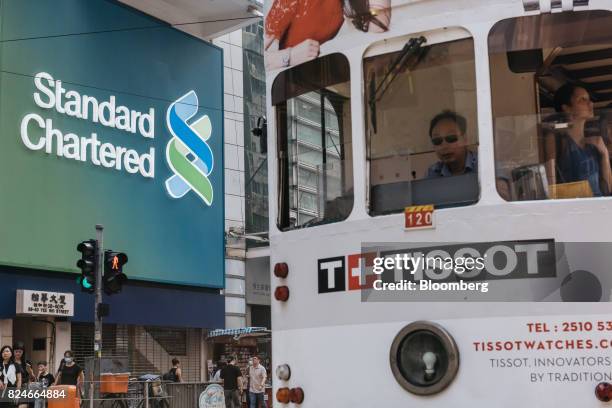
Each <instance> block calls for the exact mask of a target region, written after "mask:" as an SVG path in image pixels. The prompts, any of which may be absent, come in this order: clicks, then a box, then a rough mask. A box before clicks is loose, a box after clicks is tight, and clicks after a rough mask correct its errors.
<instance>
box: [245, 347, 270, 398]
mask: <svg viewBox="0 0 612 408" xmlns="http://www.w3.org/2000/svg"><path fill="white" fill-rule="evenodd" d="M266 378H267V373H266V369H265V368H264V366H263V365H261V364H260V362H259V357H258V356H253V366H252V367H249V380H250V385H249V400H250V406H249V408H261V407H264V408H265V403H264V393H265V391H266Z"/></svg>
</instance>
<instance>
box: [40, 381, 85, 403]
mask: <svg viewBox="0 0 612 408" xmlns="http://www.w3.org/2000/svg"><path fill="white" fill-rule="evenodd" d="M49 390H51V391H52V392H53V391H56V390H57V391H59V392H60V393H61V395H62V396H60V397H58V398H49V399H47V408H79V406H80V403H81V398H80V397H79V395H78V392H77V388H76V386H74V385H53V386H51V387H49Z"/></svg>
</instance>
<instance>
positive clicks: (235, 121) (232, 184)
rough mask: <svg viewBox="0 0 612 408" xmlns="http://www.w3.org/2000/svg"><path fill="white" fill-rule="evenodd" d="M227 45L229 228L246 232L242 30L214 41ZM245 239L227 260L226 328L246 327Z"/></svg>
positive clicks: (230, 244)
mask: <svg viewBox="0 0 612 408" xmlns="http://www.w3.org/2000/svg"><path fill="white" fill-rule="evenodd" d="M213 44H215V45H217V46H219V47H221V48H223V66H224V68H223V77H224V84H223V89H224V101H223V103H224V109H225V112H224V117H225V121H224V128H225V151H224V154H225V169H224V171H225V231H226V232H227V231H229V230H230V228H231V229H232V230H236V231H244V224H245V222H244V219H245V218H244V207H245V199H244V185H245V179H244V174H245V172H244V99H243V58H242V30H238V31H234V32H232V33H230V34H225V35H223V36H221V37H219V38H216V39H214V40H213ZM244 273H245V272H244V239H228V240H227V249H226V260H225V287H226V289H225V292H224V293H225V327H227V328H238V327H245V326H246V303H245V292H244Z"/></svg>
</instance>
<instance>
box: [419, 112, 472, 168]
mask: <svg viewBox="0 0 612 408" xmlns="http://www.w3.org/2000/svg"><path fill="white" fill-rule="evenodd" d="M466 129H467V120H466V119H465V117H463V116H461V115H459V114H458V113H456V112H453V111H450V110H445V111H442V112H440V113H439V114H437V115H436V116H434V118H433V119H432V120H431V122H430V124H429V138H430V140H431V143H432V144H433V148H434V151H435V152H436V155H437V156H438V159H439V161H438V162H436V163H434V164H433V165H432V166H430V167H429V169H428V170H427V178H435V177H450V176H457V175H461V174H465V173H472V172H473V173H476V172H477V171H478V155H477V154H476V153H475V152H472V151H471V150H469V149H468V147H467V146H468V142H467V138H466V136H465V132H466Z"/></svg>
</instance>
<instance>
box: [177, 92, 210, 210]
mask: <svg viewBox="0 0 612 408" xmlns="http://www.w3.org/2000/svg"><path fill="white" fill-rule="evenodd" d="M197 112H198V96H197V95H196V93H195V92H194V91H193V90H192V91H189V92H187V93H186V94H185V95H183V96H181V97H180V98H178V99H177V100H176V101H175V102H173V103H172V104H171V105H170V107H169V108H168V111H167V112H166V125H167V126H168V129H169V130H170V133H171V134H172V138H171V139H170V141H169V142H168V145H167V146H166V160H167V161H168V166H170V169H171V170H172V172H173V173H174V175H173V176H172V177H170V178H169V179H168V180H166V190H167V191H168V194H170V196H171V197H173V198H181V197H183V196H184V195H185V194H187V193H188V192H189V191H192V190H193V192H194V193H196V194H197V195H198V196H199V197H200V198H201V199H202V200H204V202H205V203H206V204H207V205H212V202H213V186H212V184H211V182H210V180H209V178H208V176H209V175H210V173H211V172H212V170H213V165H214V157H213V153H212V150H211V148H210V146H209V145H208V143H206V141H207V140H208V139H209V138H210V136H211V135H212V124H211V123H210V118H209V117H208V116H207V115H204V116H202V117H200V118H198V119H196V120H195V121H192V122H191V123H187V122H188V121H189V120H190V119H192V118H193V117H194V116H195V114H196V113H197Z"/></svg>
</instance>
